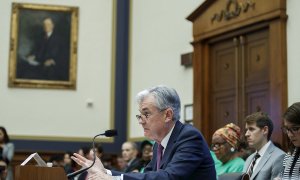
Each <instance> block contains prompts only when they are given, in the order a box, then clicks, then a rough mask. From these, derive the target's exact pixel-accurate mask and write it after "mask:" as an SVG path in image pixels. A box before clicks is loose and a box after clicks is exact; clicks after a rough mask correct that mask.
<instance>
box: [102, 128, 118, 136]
mask: <svg viewBox="0 0 300 180" xmlns="http://www.w3.org/2000/svg"><path fill="white" fill-rule="evenodd" d="M117 135H118V131H117V130H115V129H110V130H106V131H105V133H104V136H106V137H113V136H117Z"/></svg>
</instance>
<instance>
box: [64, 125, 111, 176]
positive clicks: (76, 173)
mask: <svg viewBox="0 0 300 180" xmlns="http://www.w3.org/2000/svg"><path fill="white" fill-rule="evenodd" d="M110 131H111V130H108V131H105V133H102V134H98V135H96V136H95V137H94V138H93V153H94V160H93V163H92V164H91V165H90V166H89V167H86V168H83V169H80V170H78V171H75V172H73V173H70V174H68V175H67V178H68V179H71V178H73V177H75V176H77V175H78V174H81V173H83V172H84V171H87V170H88V169H90V168H91V167H93V166H94V164H95V162H96V152H95V139H96V137H98V136H102V135H107V136H108V137H111V136H114V135H115V134H113V135H111V134H109V133H110Z"/></svg>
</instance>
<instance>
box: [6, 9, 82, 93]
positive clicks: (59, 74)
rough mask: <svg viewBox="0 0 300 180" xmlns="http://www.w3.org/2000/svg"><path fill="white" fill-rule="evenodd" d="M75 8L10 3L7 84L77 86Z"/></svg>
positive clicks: (45, 86) (41, 86) (47, 86)
mask: <svg viewBox="0 0 300 180" xmlns="http://www.w3.org/2000/svg"><path fill="white" fill-rule="evenodd" d="M77 41H78V8H77V7H70V6H54V5H41V4H24V3H13V4H12V15H11V35H10V59H9V87H30V88H63V89H76V66H77Z"/></svg>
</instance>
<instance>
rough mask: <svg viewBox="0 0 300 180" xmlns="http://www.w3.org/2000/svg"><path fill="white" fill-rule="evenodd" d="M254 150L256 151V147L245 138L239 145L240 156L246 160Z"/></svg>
mask: <svg viewBox="0 0 300 180" xmlns="http://www.w3.org/2000/svg"><path fill="white" fill-rule="evenodd" d="M254 151H255V149H253V148H250V147H249V145H248V143H247V142H246V141H245V140H241V142H240V145H239V149H238V153H239V157H241V158H242V159H244V160H245V161H246V159H247V158H248V157H249V156H250V155H251V154H252V153H253V152H254Z"/></svg>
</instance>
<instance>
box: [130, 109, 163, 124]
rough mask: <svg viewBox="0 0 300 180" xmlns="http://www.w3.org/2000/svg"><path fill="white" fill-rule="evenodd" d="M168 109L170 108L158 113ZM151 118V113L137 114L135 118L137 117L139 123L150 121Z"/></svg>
mask: <svg viewBox="0 0 300 180" xmlns="http://www.w3.org/2000/svg"><path fill="white" fill-rule="evenodd" d="M166 109H168V108H165V109H162V110H159V111H158V113H160V112H163V111H164V110H166ZM150 116H151V114H150V113H145V114H137V115H135V117H136V119H137V120H138V121H139V120H142V121H143V120H148V119H149V117H150Z"/></svg>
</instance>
